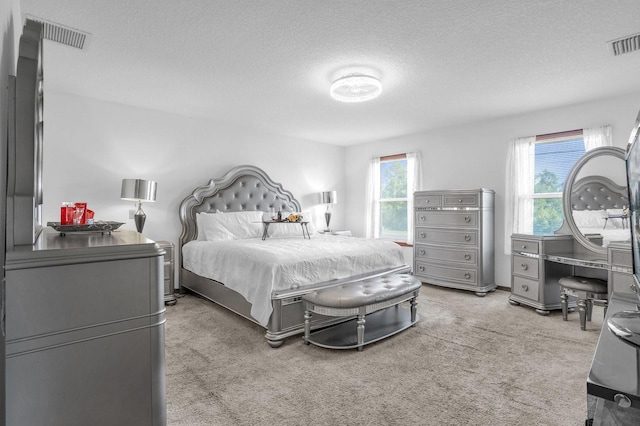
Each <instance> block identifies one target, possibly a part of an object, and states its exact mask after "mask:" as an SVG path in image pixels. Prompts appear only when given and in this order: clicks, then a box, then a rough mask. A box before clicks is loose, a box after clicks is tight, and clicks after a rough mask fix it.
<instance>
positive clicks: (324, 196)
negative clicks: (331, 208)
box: [320, 191, 338, 204]
mask: <svg viewBox="0 0 640 426" xmlns="http://www.w3.org/2000/svg"><path fill="white" fill-rule="evenodd" d="M320 202H321V203H322V204H336V203H337V202H338V195H337V194H336V191H326V192H321V193H320Z"/></svg>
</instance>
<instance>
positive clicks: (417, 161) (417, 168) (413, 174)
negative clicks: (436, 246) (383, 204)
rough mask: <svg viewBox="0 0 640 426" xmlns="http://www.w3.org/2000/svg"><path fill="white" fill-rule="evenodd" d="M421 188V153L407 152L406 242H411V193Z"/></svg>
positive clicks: (412, 218)
mask: <svg viewBox="0 0 640 426" xmlns="http://www.w3.org/2000/svg"><path fill="white" fill-rule="evenodd" d="M421 189H422V155H421V154H420V153H419V152H407V231H408V232H407V244H413V231H414V227H413V220H414V218H415V214H414V212H413V193H414V192H416V191H420V190H421Z"/></svg>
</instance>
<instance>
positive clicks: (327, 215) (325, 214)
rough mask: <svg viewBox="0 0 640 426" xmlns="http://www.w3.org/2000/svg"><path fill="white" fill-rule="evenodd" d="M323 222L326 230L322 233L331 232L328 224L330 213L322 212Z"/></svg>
mask: <svg viewBox="0 0 640 426" xmlns="http://www.w3.org/2000/svg"><path fill="white" fill-rule="evenodd" d="M324 220H325V222H327V229H325V230H324V232H331V228H329V222H331V212H330V211H328V210H327V211H326V212H324Z"/></svg>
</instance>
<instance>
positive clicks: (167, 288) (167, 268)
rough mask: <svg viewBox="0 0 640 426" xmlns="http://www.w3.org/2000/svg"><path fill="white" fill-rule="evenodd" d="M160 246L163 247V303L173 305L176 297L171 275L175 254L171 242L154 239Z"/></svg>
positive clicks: (172, 274)
mask: <svg viewBox="0 0 640 426" xmlns="http://www.w3.org/2000/svg"><path fill="white" fill-rule="evenodd" d="M156 242H157V243H158V245H159V246H160V248H162V249H164V251H165V253H164V303H165V305H175V304H176V302H177V301H178V299H176V296H175V294H174V293H175V289H174V286H173V276H174V268H175V260H174V259H175V256H174V252H175V250H174V247H173V243H171V242H169V241H156Z"/></svg>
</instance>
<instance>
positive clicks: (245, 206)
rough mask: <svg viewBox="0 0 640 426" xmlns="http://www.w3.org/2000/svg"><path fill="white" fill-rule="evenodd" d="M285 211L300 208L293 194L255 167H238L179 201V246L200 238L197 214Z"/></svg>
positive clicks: (294, 210)
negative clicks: (180, 231)
mask: <svg viewBox="0 0 640 426" xmlns="http://www.w3.org/2000/svg"><path fill="white" fill-rule="evenodd" d="M271 208H273V209H275V210H276V211H278V210H282V211H285V212H299V211H301V207H300V203H299V202H298V200H296V199H295V198H293V194H291V193H290V192H289V191H286V190H285V189H283V188H282V185H281V184H279V183H276V182H274V181H273V180H271V178H270V177H269V176H268V175H267V174H266V173H265V172H264V171H262V170H261V169H259V168H258V167H255V166H246V165H245V166H238V167H234V168H233V169H231V170H230V171H229V172H227V174H226V175H224V176H223V177H221V178H219V179H211V180H210V181H209V183H208V184H207V185H204V186H200V187H198V188H196V189H194V190H193V192H192V193H191V195H189V196H188V197H187V198H185V199H184V200H183V201H182V203H180V222H181V223H182V233H181V234H180V247H182V246H183V245H184V244H186V243H187V242H189V241H191V240H195V239H196V238H197V237H198V229H197V226H196V213H202V212H216V211H221V212H227V211H230V212H238V211H244V210H258V211H269V209H271Z"/></svg>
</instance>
